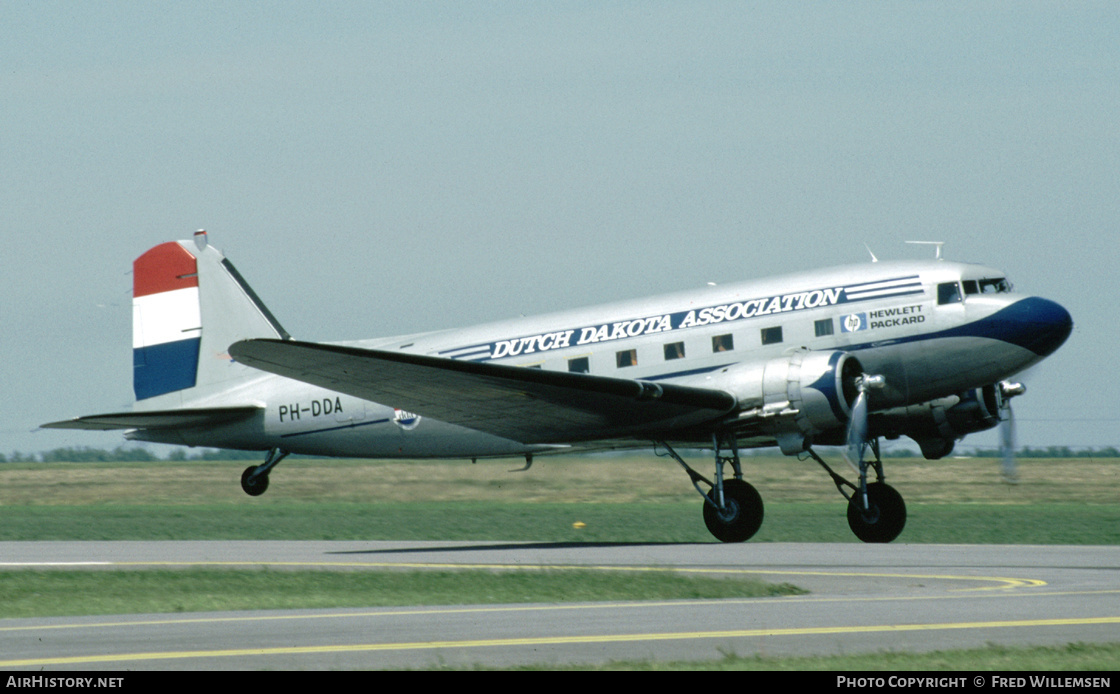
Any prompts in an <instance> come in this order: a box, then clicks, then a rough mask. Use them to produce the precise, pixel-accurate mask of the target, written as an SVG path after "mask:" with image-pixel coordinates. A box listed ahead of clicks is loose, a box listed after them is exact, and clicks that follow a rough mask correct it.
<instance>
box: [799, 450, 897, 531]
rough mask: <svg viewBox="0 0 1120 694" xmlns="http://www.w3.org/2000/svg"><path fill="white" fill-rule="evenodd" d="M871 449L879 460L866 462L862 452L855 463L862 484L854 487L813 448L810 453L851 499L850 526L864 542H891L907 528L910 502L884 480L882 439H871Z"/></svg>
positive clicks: (849, 506)
mask: <svg viewBox="0 0 1120 694" xmlns="http://www.w3.org/2000/svg"><path fill="white" fill-rule="evenodd" d="M867 446H868V447H870V448H871V451H872V452H873V453H874V454H875V460H872V461H870V462H868V461H866V460H864V459H863V452H862V451H860V453H859V455H858V458H859V460H858V463H853V466H856V467H857V469H858V470H859V484H853V483H851V482H849V481H848V480H846V479H844V478H843V477H841V476H840V475H838V474H836V472H835V471H833V469H832V468H830V467H829V466H828V464H827V463H825V462H824V461H823V460H821V457H820V456H819V455H817V453H816V451H814V450H813V449H812V448H810V449H808V451H807V452H808V454H809V456H810V457H811V458H812V459H813V460H815V461H817V463H819V464H820V466H821V467H823V468H824V469H825V471H827V472H828V474H829V475H830V476H831V477H832V482H833V483H834V484H835V485H836V489H837V490H839V491H840V493H841V494H843V495H844V498H846V499H847V500H848V527H850V528H851V529H852V532H853V533H855V536H856V537H858V538H859V539H861V540H863V541H864V542H890V541H891V540H893V539H895V538H896V537H898V536H899V534H901V533H902V529H903V528H904V527H905V526H906V503H905V502H904V501H903V500H902V495H901V494H899V493H898V492H897V491H895V489H894V487H892V486H890V485H889V484H887V483H886V482H884V481H883V480H884V479H885V478H884V476H883V461H882V459H881V458H880V457H879V439H871V440H870V441H868V442H867ZM849 462H852V461H849ZM869 467H872V468H874V469H875V481H874V482H871V483H868V481H867V469H868V468H869ZM848 489H850V490H851V491H850V492H849V491H848Z"/></svg>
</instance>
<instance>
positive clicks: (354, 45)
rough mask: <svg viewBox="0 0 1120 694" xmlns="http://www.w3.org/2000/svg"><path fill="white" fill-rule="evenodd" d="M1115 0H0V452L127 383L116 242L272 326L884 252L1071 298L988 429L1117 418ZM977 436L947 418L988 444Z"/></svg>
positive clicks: (1053, 430)
mask: <svg viewBox="0 0 1120 694" xmlns="http://www.w3.org/2000/svg"><path fill="white" fill-rule="evenodd" d="M1117 114H1120V9H1118V7H1117V6H1116V4H1115V3H1111V2H1100V3H1092V2H1087V3H1058V2H1054V3H1023V2H1009V3H975V2H965V3H951V2H950V3H941V2H938V3H881V2H875V3H804V4H796V3H767V4H763V3H758V4H756V3H742V2H733V3H684V2H679V3H657V2H633V3H631V2H616V3H611V2H607V3H603V2H587V3H582V2H580V3H576V2H566V3H462V2H457V3H411V2H400V3H373V2H332V3H222V2H215V3H197V2H179V3H162V4H153V3H150V2H136V3H129V2H113V3H73V2H21V1H18V0H9V1H7V2H4V3H2V4H0V162H2V164H3V165H2V166H0V234H2V237H0V240H2V241H3V245H2V250H0V258H2V265H0V267H2V273H0V297H2V299H3V301H2V303H0V328H2V330H3V337H2V338H0V350H2V352H0V370H2V371H0V373H2V375H3V392H4V396H3V398H2V399H0V418H2V421H0V453H8V452H11V451H13V450H20V451H24V452H30V451H40V450H46V449H50V448H55V447H59V446H65V445H91V446H109V447H112V446H115V445H117V444H118V443H120V442H121V441H122V439H121V438H120V436H119V435H118V434H104V435H101V434H89V433H81V432H55V431H39V432H35V433H32V432H33V431H34V430H35V428H36V427H37V426H38V425H39V424H41V423H44V422H48V421H53V420H57V419H63V418H66V417H70V416H76V415H80V414H92V413H96V412H105V411H114V410H120V409H127V408H128V407H130V405H131V402H132V392H131V327H130V325H131V308H130V301H131V299H130V290H131V277H130V275H129V272H130V269H131V262H132V260H133V258H135V257H136V256H137V255H139V254H140V253H142V252H143V251H144V250H146V249H147V248H149V247H151V246H153V245H155V244H157V243H160V242H163V241H167V240H173V239H177V238H188V237H189V236H190V234H191V233H192V232H193V231H194V230H195V229H197V228H206V229H208V230H209V232H210V239H211V243H213V244H214V245H215V246H217V247H219V248H221V249H222V250H223V251H224V252H225V253H226V255H227V256H229V257H230V259H231V260H233V262H235V263H236V264H237V266H238V269H239V270H241V272H242V274H243V275H244V276H245V277H246V278H247V279H248V280H249V281H250V283H252V284H253V286H254V288H255V289H256V290H257V293H258V294H259V295H260V296H261V297H262V298H263V299H264V301H265V302H266V303H267V304H268V305H269V307H270V308H271V309H272V311H273V313H275V314H276V316H277V317H278V318H279V319H280V321H281V322H282V323H283V324H284V326H285V327H286V328H287V329H288V331H289V332H291V333H292V334H293V335H295V336H296V337H299V338H301V339H309V340H336V339H353V338H360V337H373V336H377V335H389V334H395V333H405V332H412V331H418V330H427V329H436V328H443V327H453V326H458V325H466V324H470V323H474V322H478V321H482V320H489V319H496V318H504V317H509V316H514V315H518V314H522V313H525V314H528V313H534V312H539V311H545V310H552V309H559V308H566V307H575V306H579V305H585V304H591V303H595V302H598V301H602V300H607V299H612V298H616V297H623V296H626V297H630V296H640V295H643V294H648V293H654V292H662V291H669V290H673V289H680V288H688V287H695V286H700V285H703V284H704V283H705V282H709V281H714V282H722V281H732V280H738V279H744V278H749V277H755V276H760V275H770V274H777V273H780V272H784V271H788V270H795V269H802V268H813V267H822V266H826V265H829V264H834V263H841V262H842V263H848V262H862V261H864V260H866V259H867V258H868V255H867V251H866V250H865V248H864V244H865V243H866V244H867V245H868V246H870V247H871V249H872V250H873V251H874V252H875V253H876V254H877V255H878V256H879V257H880V258H894V257H920V256H927V255H929V254H930V253H931V252H930V251H929V250H928V249H923V248H913V247H907V246H905V245H904V244H903V241H905V240H910V239H927V240H938V241H945V242H946V246H945V253H946V255H947V256H948V257H950V258H952V259H954V260H966V261H976V262H982V263H985V264H989V265H994V266H996V267H1002V268H1004V269H1005V270H1006V271H1007V272H1008V274H1009V276H1010V277H1011V279H1012V280H1013V281H1014V282H1015V283H1016V286H1017V288H1019V289H1021V290H1024V291H1028V292H1031V293H1034V294H1038V295H1041V296H1046V297H1048V298H1052V299H1055V300H1057V301H1059V302H1060V303H1062V304H1063V305H1065V306H1066V307H1067V308H1068V309H1069V310H1070V312H1071V313H1072V314H1073V316H1074V321H1075V323H1076V327H1075V330H1074V333H1073V335H1072V337H1071V338H1070V340H1069V342H1068V343H1067V344H1066V346H1065V347H1064V348H1063V349H1062V350H1061V351H1059V352H1058V353H1057V354H1056V355H1055V356H1053V357H1051V358H1050V359H1049V360H1048V361H1046V362H1044V363H1043V364H1042V365H1041V366H1039V367H1037V368H1036V369H1034V370H1033V371H1032V372H1031V373H1029V374H1028V375H1027V377H1026V379H1025V380H1026V382H1027V384H1028V389H1029V390H1028V394H1027V395H1026V396H1025V397H1023V398H1020V399H1019V400H1018V401H1016V413H1017V415H1018V417H1019V420H1020V425H1019V439H1020V443H1021V444H1024V445H1052V444H1054V445H1071V446H1103V445H1120V425H1118V419H1117V414H1116V410H1117V404H1118V403H1117V400H1118V398H1117V396H1116V395H1115V394H1114V393H1115V392H1116V388H1115V384H1114V383H1113V382H1112V381H1111V379H1110V377H1111V376H1112V375H1113V372H1114V369H1112V368H1110V367H1112V365H1113V361H1114V358H1113V356H1112V355H1113V354H1114V352H1115V351H1116V346H1117V340H1118V338H1120V334H1118V333H1120V331H1118V330H1117V328H1116V322H1115V319H1114V317H1113V316H1114V313H1115V310H1114V308H1113V307H1114V305H1115V303H1116V300H1117V290H1116V280H1115V272H1114V271H1113V268H1114V267H1115V265H1116V263H1117V257H1118V250H1120V242H1118V241H1117V238H1116V230H1117V228H1118V227H1120V225H1118V221H1120V203H1118V200H1120V195H1118V194H1120V118H1118V115H1117ZM995 442H996V437H995V435H994V434H983V435H979V436H973V437H970V438H969V439H968V440H967V443H969V444H980V445H995Z"/></svg>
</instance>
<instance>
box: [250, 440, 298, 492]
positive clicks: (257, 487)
mask: <svg viewBox="0 0 1120 694" xmlns="http://www.w3.org/2000/svg"><path fill="white" fill-rule="evenodd" d="M286 457H288V452H287V451H283V450H280V449H279V448H273V449H272V450H271V451H269V452H268V457H266V458H265V460H264V462H263V463H261V464H260V465H250V466H249V467H247V468H245V472H242V473H241V488H242V489H243V490H245V493H246V494H248V495H249V496H260V495H261V494H264V493H265V492H266V491H267V490H268V473H269V471H271V470H272V468H274V467H276V465H277V464H278V463H279V462H280V461H281V460H283V459H284V458H286Z"/></svg>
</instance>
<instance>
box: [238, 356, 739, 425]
mask: <svg viewBox="0 0 1120 694" xmlns="http://www.w3.org/2000/svg"><path fill="white" fill-rule="evenodd" d="M229 353H230V356H232V357H233V358H234V359H235V360H237V361H238V362H240V363H242V364H246V365H248V366H252V367H255V368H258V369H261V370H262V371H268V372H271V373H274V374H279V375H281V376H286V377H288V378H293V379H296V380H299V381H303V382H305V383H310V384H313V385H317V386H320V387H323V388H329V389H331V390H335V391H339V392H342V393H346V394H348V395H353V396H355V397H359V398H363V399H365V400H371V401H374V402H378V403H381V404H384V405H388V406H391V407H397V408H400V409H403V410H407V411H409V412H415V413H416V414H419V415H422V416H428V417H433V418H435V419H439V420H442V421H445V422H449V423H452V424H458V425H462V426H465V427H470V428H471V429H475V430H477V431H483V432H486V433H490V434H494V435H496V436H501V437H504V438H508V439H512V440H515V441H520V442H522V443H562V442H575V441H590V440H595V439H602V438H614V437H623V436H649V437H651V438H653V437H656V436H662V435H664V433H665V432H667V431H670V430H675V429H681V428H686V427H691V426H695V425H698V424H702V423H704V422H708V421H711V420H714V419H717V418H719V417H721V416H723V415H725V414H726V413H728V412H729V411H731V410H732V408H734V407H735V404H736V401H735V398H734V397H733V396H732V395H731V394H730V393H726V392H724V391H721V390H711V389H705V388H691V387H686V386H678V385H672V384H658V383H652V382H648V381H637V380H628V379H621V378H606V377H602V376H592V375H590V374H577V373H567V372H557V371H544V370H541V369H530V368H525V367H519V366H507V365H500V364H486V363H479V362H470V361H459V360H455V359H446V358H442V357H432V356H427V355H419V354H408V353H403V352H389V351H382V350H371V349H360V348H356V347H344V346H339V345H325V344H317V343H311V342H298V341H292V340H272V339H256V340H243V341H241V342H236V343H234V344H233V345H231V346H230V348H229Z"/></svg>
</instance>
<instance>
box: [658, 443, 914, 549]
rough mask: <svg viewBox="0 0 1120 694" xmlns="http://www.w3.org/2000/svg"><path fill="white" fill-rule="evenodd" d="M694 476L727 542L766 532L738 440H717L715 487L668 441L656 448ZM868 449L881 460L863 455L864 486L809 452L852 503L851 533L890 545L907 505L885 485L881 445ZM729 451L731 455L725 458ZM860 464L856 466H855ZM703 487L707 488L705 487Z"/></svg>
mask: <svg viewBox="0 0 1120 694" xmlns="http://www.w3.org/2000/svg"><path fill="white" fill-rule="evenodd" d="M656 443H657V446H658V447H660V448H663V449H665V451H666V453H667V454H668V455H669V456H670V457H671V458H672V459H673V460H675V461H677V463H678V464H680V466H681V467H682V468H684V470H685V472H687V473H688V476H689V479H691V480H692V486H693V487H695V488H696V491H697V492H699V493H700V496H702V497H704V524H705V525H706V526H708V531H709V532H711V533H712V535H714V536H715V538H716V539H717V540H719V541H721V542H744V541H746V540H749V539H750V538H751V537H753V536H754V534H755V533H757V532H758V529H759V528H760V527H761V526H762V517H763V508H762V497H761V496H759V494H758V491H757V490H756V489H755V488H754V487H752V486H751V485H750V484H749V483H748V482H746V481H744V480H743V470H742V466H741V465H740V461H739V451H738V447H737V445H736V442H735V437H734V435H731V434H729V435H726V436H725V437H721V436H720V435H719V434H713V435H712V445H713V447H714V450H715V473H716V474H715V478H716V479H715V481H714V482H713V481H711V480H709V479H707V478H706V477H704V476H703V475H701V474H700V473H698V472H696V471H695V470H693V469H692V468H691V467H689V466H688V464H687V463H685V462H684V460H683V459H682V458H681V457H680V455H679V454H678V453H677V452H676V451H675V450H673V448H672V446H670V445H669V444H668V443H666V442H665V441H658V442H656ZM865 445H867V446H869V447H870V448H871V450H872V452H874V454H875V459H874V460H873V461H864V460H863V454H862V452H860V454H859V460H858V469H859V473H860V474H859V482H858V484H856V483H852V482H849V481H848V480H846V479H844V478H843V477H841V476H840V475H838V474H836V472H834V471H833V470H832V468H830V467H829V466H828V464H827V463H825V462H824V460H822V459H821V457H820V456H819V455H817V453H816V452H815V451H814V450H813V449H812V448H809V449H808V450H807V452H808V454H809V456H810V457H812V458H813V460H815V461H817V463H819V464H820V465H821V467H823V468H824V469H825V470H826V471H827V472H828V474H829V475H830V476H831V477H832V481H833V483H835V484H836V488H837V489H838V490H839V491H840V493H841V494H843V495H844V498H846V499H847V500H848V527H850V528H851V529H852V532H853V533H855V535H856V537H858V538H859V539H861V540H863V541H864V542H890V541H891V540H894V539H895V538H896V537H898V536H899V534H900V533H901V532H902V529H903V527H904V526H905V525H906V504H905V503H904V502H903V500H902V496H901V495H900V494H899V493H898V492H897V491H895V490H894V487H891V486H890V485H888V484H887V483H886V482H884V481H883V479H884V477H883V462H882V460H881V459H880V457H879V440H878V439H872V440H871V441H869V442H867V443H866V444H865ZM723 451H726V452H727V453H728V455H724V453H723ZM727 463H731V468H732V470H733V477H732V478H731V479H727V480H725V479H724V477H723V472H724V466H725V465H726V464H727ZM853 464H855V463H853ZM868 468H874V470H875V481H874V482H870V483H869V482H868V481H867V471H868ZM701 483H703V484H704V485H706V487H701Z"/></svg>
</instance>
